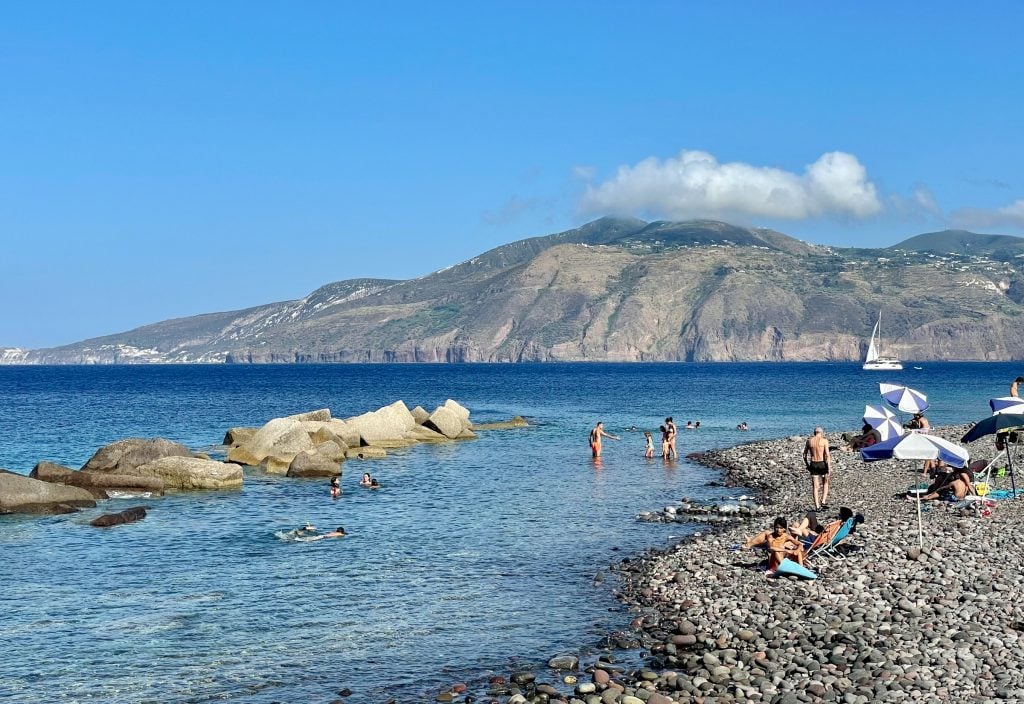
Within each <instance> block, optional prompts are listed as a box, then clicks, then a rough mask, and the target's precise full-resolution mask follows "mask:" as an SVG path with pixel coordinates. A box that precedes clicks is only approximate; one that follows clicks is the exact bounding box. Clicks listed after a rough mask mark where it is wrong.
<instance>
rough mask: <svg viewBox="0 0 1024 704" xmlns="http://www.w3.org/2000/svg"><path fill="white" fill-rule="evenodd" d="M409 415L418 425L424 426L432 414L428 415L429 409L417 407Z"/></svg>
mask: <svg viewBox="0 0 1024 704" xmlns="http://www.w3.org/2000/svg"><path fill="white" fill-rule="evenodd" d="M409 413H411V414H412V418H413V420H415V421H416V425H423V424H424V423H426V422H427V418H429V417H430V414H429V413H427V409H425V408H424V407H423V406H416V408H414V409H412V410H411V411H409Z"/></svg>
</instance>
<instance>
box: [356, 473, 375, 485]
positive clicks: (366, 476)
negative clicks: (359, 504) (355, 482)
mask: <svg viewBox="0 0 1024 704" xmlns="http://www.w3.org/2000/svg"><path fill="white" fill-rule="evenodd" d="M372 481H373V480H372V479H370V473H369V472H363V478H362V479H360V480H359V486H370V483H371V482H372Z"/></svg>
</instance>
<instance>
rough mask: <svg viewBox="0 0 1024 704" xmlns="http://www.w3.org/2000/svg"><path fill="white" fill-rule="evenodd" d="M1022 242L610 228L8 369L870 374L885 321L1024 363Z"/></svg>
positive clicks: (945, 343) (958, 350) (611, 221)
mask: <svg viewBox="0 0 1024 704" xmlns="http://www.w3.org/2000/svg"><path fill="white" fill-rule="evenodd" d="M1020 257H1024V239H1020V238H1012V237H1005V236H992V235H975V234H973V233H965V232H944V233H931V234H928V235H919V236H917V237H915V238H912V239H910V240H907V241H906V242H903V243H901V244H899V245H895V246H894V247H890V248H888V249H878V250H866V249H852V248H851V249H837V248H829V247H821V246H814V245H810V244H807V243H804V242H800V241H798V240H795V239H793V238H791V237H787V236H786V235H783V234H781V233H778V232H774V231H771V230H765V229H747V228H741V227H735V226H732V225H728V224H725V223H720V222H711V221H691V222H683V223H671V222H654V223H646V222H643V221H640V220H632V219H619V218H602V219H601V220H597V221H595V222H592V223H589V224H587V225H584V226H583V227H580V228H577V229H575V230H570V231H568V232H563V233H559V234H556V235H549V236H546V237H537V238H532V239H527V240H522V241H519V242H514V243H512V244H509V245H505V246H503V247H499V248H497V249H494V250H491V251H490V252H486V253H484V254H481V255H480V256H478V257H475V258H473V259H471V260H469V261H466V262H463V263H461V264H458V265H455V266H452V267H449V268H447V269H444V270H441V271H438V272H435V273H433V274H431V275H429V276H425V277H422V278H419V279H414V280H410V281H393V280H382V279H357V280H351V281H339V282H336V283H332V284H328V285H327V286H324V287H322V288H320V289H318V290H316V291H314V292H313V293H311V294H310V295H309V296H307V297H306V298H303V299H301V300H298V301H287V302H283V303H273V304H268V305H265V306H259V307H256V308H251V309H247V310H242V311H234V312H228V313H212V314H208V315H199V316H195V317H190V318H180V319H177V320H170V321H165V322H161V323H156V324H153V325H147V326H145V327H141V328H138V329H135V330H131V331H129V332H125V333H121V334H117V335H110V336H107V337H100V338H95V339H91V340H85V341H83V342H80V343H76V344H73V345H67V346H64V347H57V348H52V349H42V350H20V349H16V348H8V349H0V363H8V364H11V363H16V364H40V363H42V364H60V363H77V364H91V363H143V362H157V363H160V362H246V363H251V362H477V361H481V362H517V361H556V360H557V361H577V360H589V361H600V360H606V361H644V360H662V361H746V360H779V361H783V360H801V361H802V360H808V361H809V360H858V359H861V358H862V357H863V355H864V352H865V349H866V347H867V341H868V337H869V336H870V334H871V329H872V327H873V325H874V322H875V319H876V317H877V316H878V312H879V310H882V311H884V316H885V317H884V323H883V324H884V329H883V333H884V352H885V353H886V354H893V355H896V356H899V357H901V358H903V359H907V360H936V359H964V360H1010V359H1021V358H1022V357H1024V351H1022V350H1024V325H1022V323H1024V316H1022V313H1024V307H1022V303H1024V277H1022V275H1021V274H1020V273H1019V271H1018V264H1019V263H1020V261H1021V259H1020Z"/></svg>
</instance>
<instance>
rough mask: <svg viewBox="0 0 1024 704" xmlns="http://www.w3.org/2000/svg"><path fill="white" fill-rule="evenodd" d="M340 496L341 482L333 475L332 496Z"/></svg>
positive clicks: (334, 497) (333, 497)
mask: <svg viewBox="0 0 1024 704" xmlns="http://www.w3.org/2000/svg"><path fill="white" fill-rule="evenodd" d="M339 496H341V482H340V481H338V478H337V477H331V498H332V499H336V498H338V497H339Z"/></svg>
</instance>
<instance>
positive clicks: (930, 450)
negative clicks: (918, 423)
mask: <svg viewBox="0 0 1024 704" xmlns="http://www.w3.org/2000/svg"><path fill="white" fill-rule="evenodd" d="M860 456H861V459H863V460H864V461H865V462H874V461H875V460H887V459H891V458H895V459H898V460H942V461H943V462H945V463H946V464H948V465H951V466H953V467H966V466H967V463H968V462H970V460H971V454H970V453H969V452H968V451H967V449H966V448H964V447H960V446H959V445H957V444H956V443H952V442H950V441H949V440H943V439H942V438H940V437H938V436H935V435H927V434H925V433H907V434H906V435H903V436H902V437H894V438H889V439H888V440H887V441H885V442H877V443H875V444H874V445H871V446H870V447H865V448H864V449H862V450H861V451H860Z"/></svg>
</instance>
